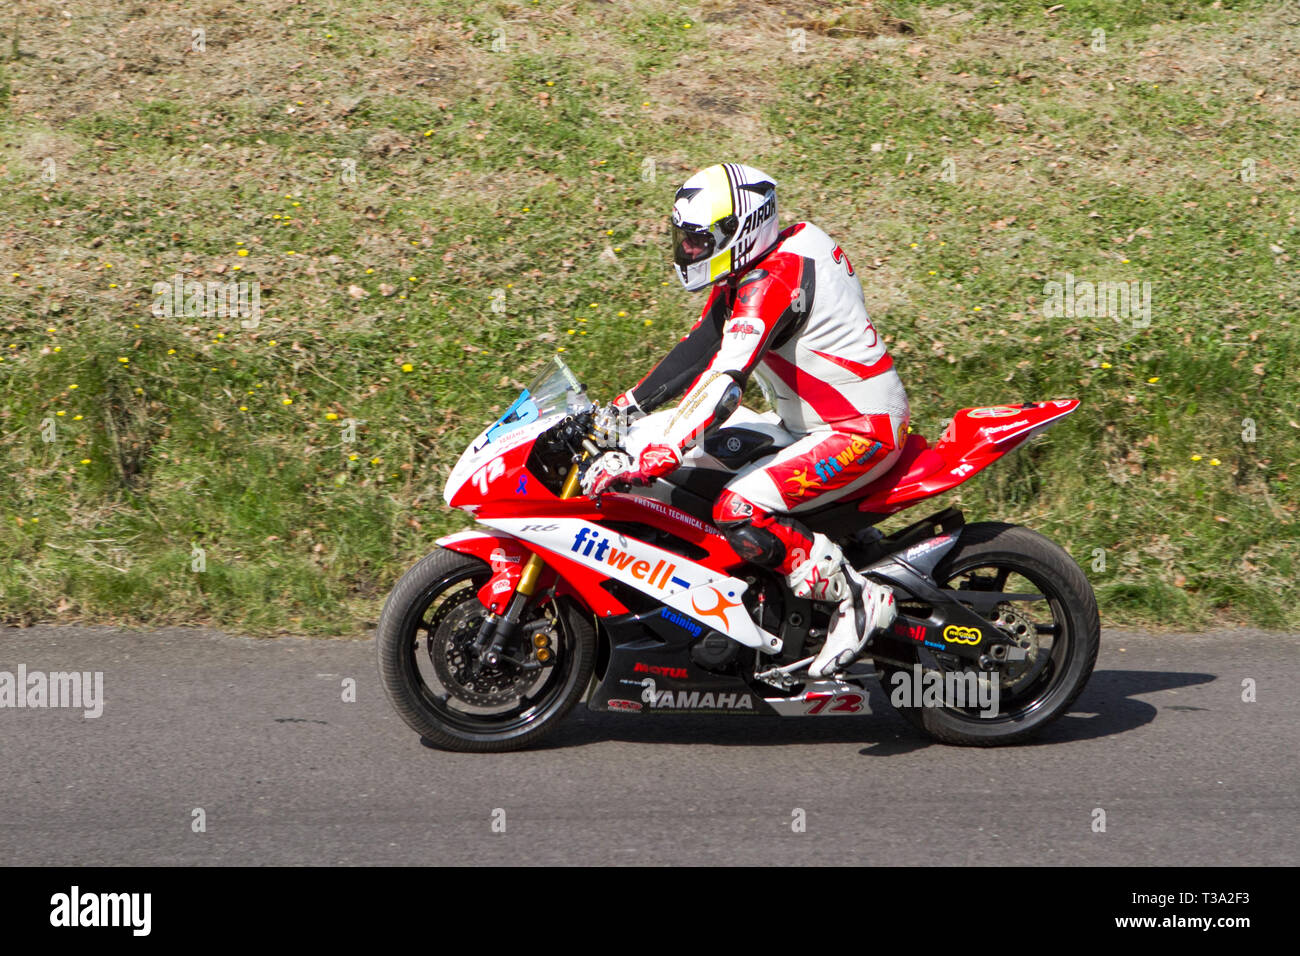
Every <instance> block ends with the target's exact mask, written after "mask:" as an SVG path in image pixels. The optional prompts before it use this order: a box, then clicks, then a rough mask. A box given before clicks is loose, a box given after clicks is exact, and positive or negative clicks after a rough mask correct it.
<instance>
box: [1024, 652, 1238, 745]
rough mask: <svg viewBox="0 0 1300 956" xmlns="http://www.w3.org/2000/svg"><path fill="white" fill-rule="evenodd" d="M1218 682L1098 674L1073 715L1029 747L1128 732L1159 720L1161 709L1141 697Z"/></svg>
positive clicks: (1176, 675)
mask: <svg viewBox="0 0 1300 956" xmlns="http://www.w3.org/2000/svg"><path fill="white" fill-rule="evenodd" d="M1214 680H1218V677H1217V675H1215V674H1202V673H1191V672H1179V671H1120V670H1098V671H1094V672H1093V675H1092V677H1091V678H1090V679H1089V680H1088V685H1087V686H1086V687H1085V688H1084V689H1083V693H1082V694H1080V695H1079V698H1078V700H1076V701H1075V702H1074V703H1073V704H1072V705H1071V706H1070V710H1069V712H1067V713H1066V714H1064V715H1063V716H1061V718H1060V719H1058V720H1056V721H1053V722H1052V723H1051V724H1049V725H1048V726H1046V727H1044V728H1043V730H1042V732H1041V733H1039V734H1038V735H1037V736H1035V737H1034V738H1033V739H1032V740H1028V741H1026V742H1025V743H1026V745H1043V744H1059V743H1067V742H1069V741H1072V740H1092V739H1095V738H1098V737H1109V736H1111V735H1112V734H1120V733H1125V732H1127V731H1131V730H1136V729H1137V728H1139V727H1142V726H1145V725H1146V724H1149V723H1151V722H1152V721H1153V720H1155V719H1156V715H1157V714H1158V713H1159V708H1157V707H1156V706H1155V705H1154V704H1149V703H1147V702H1146V701H1145V700H1137V699H1135V698H1137V697H1138V696H1139V695H1142V694H1154V693H1158V692H1160V691H1165V690H1177V689H1179V688H1183V687H1192V686H1195V685H1197V684H1208V683H1210V682H1211V681H1214Z"/></svg>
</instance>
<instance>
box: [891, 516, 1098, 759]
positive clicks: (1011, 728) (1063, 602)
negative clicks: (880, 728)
mask: <svg viewBox="0 0 1300 956" xmlns="http://www.w3.org/2000/svg"><path fill="white" fill-rule="evenodd" d="M987 568H992V569H996V570H998V571H1001V570H1002V569H1006V570H1007V572H1008V573H1015V574H1017V575H1019V576H1020V577H1023V578H1025V579H1028V580H1029V581H1031V582H1032V583H1033V584H1034V585H1036V586H1037V587H1038V588H1039V589H1041V591H1042V593H1043V594H1044V596H1045V597H1046V598H1047V605H1048V607H1049V608H1050V609H1051V612H1052V617H1053V622H1052V624H1051V625H1039V626H1038V627H1037V633H1038V634H1046V633H1052V634H1053V643H1052V649H1051V651H1050V652H1045V653H1046V654H1047V656H1046V657H1045V658H1044V662H1043V670H1044V672H1045V673H1046V675H1047V676H1046V677H1045V678H1043V685H1042V686H1041V687H1036V686H1032V685H1031V689H1030V690H1028V691H1026V692H1022V693H1020V694H1019V696H1018V697H1017V696H1013V697H1012V698H1011V699H1010V700H1006V699H1004V700H1002V701H1000V707H999V712H998V714H997V715H996V716H994V717H991V718H981V717H979V716H977V715H975V714H973V713H971V712H970V711H969V709H967V710H965V711H963V710H960V709H958V708H955V707H922V706H907V707H900V706H898V705H897V704H895V703H894V700H893V694H892V693H891V689H892V688H893V686H894V684H893V680H892V678H893V675H894V674H895V673H897V672H899V671H900V668H898V667H897V666H895V665H892V664H888V663H885V662H883V661H877V662H876V672H877V674H878V675H879V676H880V680H881V683H882V684H883V685H884V689H885V696H886V697H888V698H889V699H890V704H891V706H893V707H894V709H895V710H896V711H898V713H899V714H900V715H901V716H902V717H903V718H904V719H905V720H906V721H907V722H908V723H910V724H911V725H912V726H913V727H915V728H917V729H918V730H920V731H922V732H923V733H925V734H926V735H928V736H930V737H933V738H934V739H935V740H938V741H940V742H942V743H947V744H956V745H959V746H975V747H993V746H1000V745H1005V744H1014V743H1019V742H1020V741H1023V740H1025V739H1027V738H1029V737H1031V736H1033V735H1034V734H1036V733H1037V732H1038V731H1040V730H1041V729H1042V728H1043V727H1045V726H1046V725H1047V724H1049V723H1051V722H1052V721H1053V720H1055V719H1056V718H1057V717H1059V716H1060V715H1061V714H1063V713H1065V712H1066V710H1068V708H1069V707H1070V705H1071V704H1073V703H1074V701H1075V699H1076V698H1077V697H1078V696H1079V694H1080V693H1082V692H1083V688H1084V686H1085V685H1086V684H1087V682H1088V678H1089V677H1090V676H1091V675H1092V670H1093V667H1094V665H1095V664H1096V662H1097V652H1098V650H1099V648H1100V645H1101V621H1100V618H1099V616H1098V613H1097V600H1096V597H1095V596H1094V595H1093V592H1092V586H1091V585H1090V584H1089V583H1088V579H1087V577H1086V576H1085V575H1084V573H1083V571H1082V570H1081V569H1080V568H1079V565H1078V564H1076V563H1075V561H1074V559H1073V558H1071V557H1070V555H1069V554H1068V553H1067V552H1066V551H1065V550H1064V549H1063V548H1061V547H1060V546H1059V545H1057V544H1055V543H1054V542H1052V541H1051V540H1049V539H1048V538H1045V537H1044V536H1043V535H1041V534H1039V533H1038V532H1036V531H1031V530H1030V529H1028V528H1022V527H1018V526H1016V525H1010V524H1002V523H999V522H984V523H980V524H973V525H967V526H966V527H964V528H963V529H962V531H961V538H960V540H959V541H958V542H957V545H956V547H955V548H953V550H952V551H951V552H950V553H949V554H947V555H945V557H944V559H943V560H942V561H941V562H940V563H939V565H938V566H937V567H936V568H935V570H934V580H935V581H936V582H937V583H938V585H939V586H940V587H949V586H951V585H950V582H952V581H953V580H954V579H955V578H959V577H962V576H963V575H964V574H967V573H970V572H974V571H975V570H976V569H987ZM1004 582H1005V579H1004ZM1008 603H1010V604H1011V605H1012V607H1013V608H1019V607H1020V605H1019V603H1018V602H1008ZM1037 639H1038V638H1037V637H1036V640H1037ZM909 676H910V675H909Z"/></svg>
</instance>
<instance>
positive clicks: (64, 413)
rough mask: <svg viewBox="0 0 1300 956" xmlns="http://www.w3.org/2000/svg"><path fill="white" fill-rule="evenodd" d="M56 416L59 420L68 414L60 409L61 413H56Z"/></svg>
mask: <svg viewBox="0 0 1300 956" xmlns="http://www.w3.org/2000/svg"><path fill="white" fill-rule="evenodd" d="M54 414H55V415H57V416H59V418H62V417H63V416H64V415H66V414H68V413H67V412H65V411H63V410H62V409H59V411H57V412H55V413H54Z"/></svg>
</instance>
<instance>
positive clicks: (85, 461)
mask: <svg viewBox="0 0 1300 956" xmlns="http://www.w3.org/2000/svg"><path fill="white" fill-rule="evenodd" d="M81 463H82V464H83V465H89V464H90V459H89V458H83V459H81Z"/></svg>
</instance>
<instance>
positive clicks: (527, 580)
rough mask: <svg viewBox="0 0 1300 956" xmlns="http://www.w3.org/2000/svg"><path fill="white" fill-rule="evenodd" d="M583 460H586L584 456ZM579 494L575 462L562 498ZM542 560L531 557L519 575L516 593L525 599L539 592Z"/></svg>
mask: <svg viewBox="0 0 1300 956" xmlns="http://www.w3.org/2000/svg"><path fill="white" fill-rule="evenodd" d="M582 457H583V459H584V460H585V459H586V457H587V456H586V455H585V454H584V455H583V456H582ZM578 494H579V487H578V463H577V462H574V464H573V466H572V467H571V468H569V477H567V478H565V479H564V486H563V487H562V488H561V489H560V498H561V499H564V498H576V497H578ZM542 567H543V565H542V559H541V558H539V557H538V556H537V555H535V554H533V555H529V557H528V561H527V563H525V564H524V570H523V572H522V573H521V574H520V575H519V586H518V587H517V588H515V591H516V592H517V593H519V594H522V595H523V596H524V597H532V596H533V591H535V590H537V578H538V577H539V576H540V575H541V573H542Z"/></svg>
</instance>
